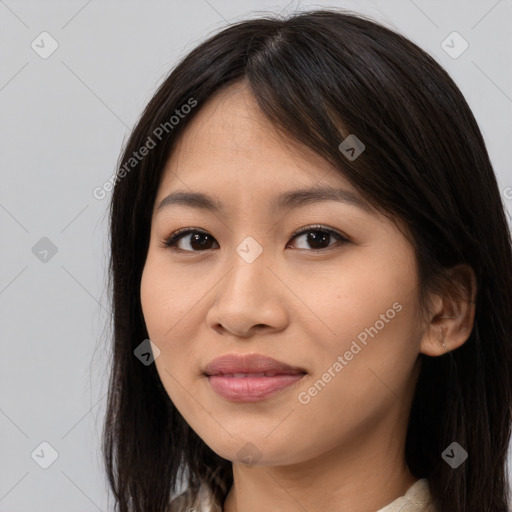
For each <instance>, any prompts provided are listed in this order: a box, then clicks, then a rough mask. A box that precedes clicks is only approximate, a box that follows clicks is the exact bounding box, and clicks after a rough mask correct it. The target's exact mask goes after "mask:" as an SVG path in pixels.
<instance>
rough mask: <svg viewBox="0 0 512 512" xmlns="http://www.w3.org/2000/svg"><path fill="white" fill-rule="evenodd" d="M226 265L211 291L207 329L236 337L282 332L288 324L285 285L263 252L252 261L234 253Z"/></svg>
mask: <svg viewBox="0 0 512 512" xmlns="http://www.w3.org/2000/svg"><path fill="white" fill-rule="evenodd" d="M230 263H231V266H230V268H229V269H228V270H227V272H226V273H225V274H224V277H223V278H221V280H220V282H219V283H218V285H217V286H216V287H215V288H214V292H213V293H214V301H213V304H212V306H211V308H210V309H209V311H208V314H207V319H206V320H207V324H208V326H209V327H211V328H212V329H214V330H215V331H217V332H218V333H219V334H223V335H227V334H229V335H233V336H237V337H240V338H250V337H251V336H253V335H254V334H258V335H261V334H262V332H263V331H269V332H276V331H280V330H282V329H284V328H285V327H286V325H287V322H288V314H287V311H286V303H287V301H286V297H285V293H286V286H284V284H283V283H282V281H281V280H280V279H279V278H278V277H277V276H276V270H275V269H272V268H271V265H269V263H270V262H269V261H268V258H266V257H265V256H264V252H263V253H262V254H260V256H258V257H257V258H256V259H255V260H254V261H252V262H248V261H246V260H245V259H244V258H242V257H241V256H240V255H239V254H237V253H235V255H234V257H233V258H232V259H231V260H230Z"/></svg>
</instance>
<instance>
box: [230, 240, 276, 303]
mask: <svg viewBox="0 0 512 512" xmlns="http://www.w3.org/2000/svg"><path fill="white" fill-rule="evenodd" d="M232 256H233V257H232V258H231V262H232V265H233V266H232V268H231V271H230V273H229V274H230V275H228V276H227V278H228V280H229V286H230V288H232V289H233V291H234V292H235V293H236V294H237V296H238V295H239V294H240V293H242V295H244V293H245V294H250V293H252V294H255V293H258V292H259V291H260V290H259V289H260V286H259V284H261V283H263V282H264V281H265V279H267V278H268V276H266V274H270V272H269V271H268V269H267V268H266V265H267V264H268V258H267V257H266V256H267V254H266V253H265V252H264V250H263V245H262V244H260V243H259V242H258V241H257V240H256V239H255V238H254V237H252V236H246V237H245V238H244V239H243V240H242V241H241V242H240V243H239V244H238V245H237V246H236V247H235V252H234V254H233V255H232ZM244 287H246V288H247V289H244ZM241 298H242V297H240V296H238V297H237V300H241Z"/></svg>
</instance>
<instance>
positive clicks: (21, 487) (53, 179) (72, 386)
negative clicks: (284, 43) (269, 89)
mask: <svg viewBox="0 0 512 512" xmlns="http://www.w3.org/2000/svg"><path fill="white" fill-rule="evenodd" d="M320 6H339V7H346V8H351V9H354V10H356V11H360V12H364V13H367V14H370V15H371V16H372V17H374V18H375V19H376V20H377V21H380V22H382V23H384V24H386V25H388V26H390V27H393V28H396V29H397V30H399V31H400V32H402V33H403V34H404V35H406V36H408V37H409V38H410V39H412V40H413V41H414V42H416V43H417V44H418V45H419V46H420V47H422V48H423V49H425V50H426V51H427V52H429V53H430V54H431V55H433V56H434V58H436V60H437V61H438V62H439V63H440V64H441V65H442V66H443V67H444V68H445V69H446V70H447V71H448V72H449V73H450V75H451V76H452V77H453V78H454V79H455V81H456V83H457V84H458V85H459V87H460V89H461V90H462V92H463V93H464V95H465V97H466V99H467V100H468V102H469V104H470V106H471V107H472V109H473V112H474V114H475V117H476V119H477V121H478V122H479V125H480V127H481V129H482V131H483V134H484V137H485V140H486V143H487V146H488V150H489V152H490V156H491V159H492V162H493V164H494V167H495V170H496V173H497V175H498V179H499V181H500V187H501V190H502V192H503V198H504V203H505V205H506V208H507V209H508V211H511V210H512V171H511V169H510V157H509V148H510V135H511V124H512V122H511V119H512V115H511V114H512V66H511V61H512V58H511V57H512V44H511V39H512V37H511V30H510V22H511V19H512V1H511V0H501V1H495V0H482V1H476V0H473V1H467V0H465V1H462V0H461V1H444V0H438V1H426V0H414V1H413V0H394V1H389V0H388V1H384V0H381V1H373V2H372V1H365V2H362V1H352V2H350V1H339V2H333V3H329V4H328V3H322V2H320V3H315V4H313V3H309V2H291V3H290V2H275V1H274V2H270V1H260V2H256V1H249V0H244V1H234V0H232V1H229V0H210V1H206V0H190V1H188V2H170V1H167V2H164V1H162V0H159V1H157V0H154V1H145V2H142V1H137V2H134V1H122V2H121V1H103V2H102V1H100V0H90V1H86V0H81V1H66V2H64V1H59V2H56V1H53V2H42V1H21V0H20V1H14V0H5V1H1V0H0V42H1V44H0V55H1V61H2V65H1V67H0V109H1V115H0V132H1V136H0V154H1V173H2V175H1V182H2V187H1V189H0V229H1V243H2V259H1V264H0V310H1V316H0V332H1V354H2V357H1V358H0V457H1V461H0V511H41V512H44V511H50V510H51V511H53V512H55V511H67V512H73V511H96V510H103V511H106V510H109V509H110V510H111V509H112V502H111V501H110V502H109V501H108V492H107V486H106V481H105V477H104V474H103V468H102V465H101V459H100V444H99V443H100V432H101V426H102V418H103V415H104V411H105V402H106V400H105V393H106V384H107V378H106V376H107V372H108V367H109V359H108V335H109V332H108V329H107V327H106V326H107V324H108V322H109V301H108V297H107V294H106V268H107V261H108V245H107V240H108V239H107V235H108V230H107V228H108V223H107V220H108V216H107V207H108V201H109V199H110V194H107V197H106V198H105V199H103V200H97V199H95V198H94V197H93V194H92V191H93V189H94V188H95V187H97V186H101V185H102V184H103V183H104V182H105V181H106V180H107V179H108V178H109V177H110V176H111V175H112V173H113V172H114V170H115V166H116V162H117V158H118V156H119V152H120V148H121V146H122V144H123V142H124V141H125V140H126V138H127V136H128V134H129V132H130V129H131V128H132V127H133V125H134V123H135V122H136V120H137V118H138V116H139V114H140V113H141V111H142V109H143V107H144V105H145V104H146V102H147V101H148V100H149V99H150V98H151V96H152V94H153V92H154V91H155V90H156V87H157V85H159V84H160V83H161V81H162V80H163V79H164V77H165V75H166V74H167V73H168V71H169V69H170V68H171V67H172V66H173V65H174V64H175V62H176V60H177V59H178V58H179V57H180V56H182V55H184V54H185V53H187V52H188V51H189V50H191V49H192V48H193V47H194V46H195V45H196V44H198V43H199V42H200V41H202V40H203V39H205V38H206V37H207V36H208V35H210V34H212V33H213V32H216V31H217V30H219V29H220V28H221V27H223V26H224V25H226V23H228V22H231V21H237V20H241V19H244V18H247V17H250V16H251V14H255V11H266V10H268V11H282V12H284V13H286V12H291V11H293V10H296V9H310V8H312V7H320ZM44 31H46V32H48V33H49V34H50V35H51V37H52V38H53V39H54V40H55V41H57V43H58V48H57V50H56V51H55V52H54V53H53V54H51V55H50V56H49V57H47V58H45V59H44V58H42V57H41V56H40V53H37V52H36V51H35V50H34V49H33V48H32V47H31V44H32V42H33V41H34V45H39V48H38V51H39V52H42V51H43V50H44V51H48V50H49V49H51V40H50V39H49V38H48V36H40V34H41V33H42V32H44ZM453 31H457V32H458V33H459V34H461V36H462V37H463V38H464V39H465V40H466V41H467V42H468V44H469V47H468V49H467V50H466V51H465V52H464V53H462V54H461V55H460V56H459V57H458V58H452V57H451V56H450V55H448V53H446V51H445V49H443V47H442V46H441V45H442V42H443V41H444V40H445V39H446V38H447V36H448V35H449V34H451V33H452V32H453ZM41 39H43V42H41ZM450 41H451V39H448V43H445V44H450V45H451V46H453V47H454V48H453V49H452V50H450V51H452V52H453V51H457V50H459V49H460V48H461V46H460V45H461V42H460V41H454V43H451V42H450ZM43 47H44V48H43ZM446 143H447V144H449V143H450V141H449V140H448V141H446ZM507 159H508V161H507ZM41 239H43V240H41ZM55 250H56V251H57V252H56V253H55V254H54V252H55ZM45 251H47V252H45ZM42 442H47V443H49V444H50V445H51V447H53V449H54V450H55V451H56V452H57V453H58V457H57V458H56V460H55V461H54V462H53V464H51V465H50V466H49V467H48V468H47V469H43V468H42V467H40V465H41V464H43V465H44V464H45V463H46V464H49V463H50V462H52V459H51V456H52V449H51V448H50V447H48V446H46V445H43V446H41V443H42ZM469 457H471V454H469Z"/></svg>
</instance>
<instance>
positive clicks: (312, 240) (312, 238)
mask: <svg viewBox="0 0 512 512" xmlns="http://www.w3.org/2000/svg"><path fill="white" fill-rule="evenodd" d="M318 233H320V235H319V236H318V235H317V234H318ZM329 236H330V235H329V233H327V232H325V231H320V230H316V231H310V232H309V234H308V244H310V245H311V246H312V247H315V244H318V243H320V245H322V243H323V242H325V241H326V239H327V238H328V237H329Z"/></svg>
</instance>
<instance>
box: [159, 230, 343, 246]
mask: <svg viewBox="0 0 512 512" xmlns="http://www.w3.org/2000/svg"><path fill="white" fill-rule="evenodd" d="M312 231H320V232H323V233H328V234H330V235H332V236H333V237H334V238H335V239H337V241H338V242H341V243H345V242H350V240H349V239H348V238H347V237H345V236H344V235H342V234H341V233H340V232H339V231H336V230H334V229H331V228H328V227H327V226H322V225H313V226H308V227H307V228H304V229H300V230H298V231H295V232H294V233H292V235H291V239H290V240H293V239H294V238H296V237H298V236H299V235H303V234H304V233H310V232H312ZM195 233H200V234H203V235H209V233H208V232H206V231H203V230H201V229H192V228H181V229H178V230H176V231H175V232H174V233H172V234H171V235H170V236H169V237H167V238H165V239H164V240H163V241H162V243H161V245H160V247H162V248H168V249H172V250H174V251H176V252H181V253H186V252H189V253H193V252H196V253H199V252H206V251H208V250H210V249H205V250H203V251H200V250H199V251H193V250H185V249H178V248H176V244H177V243H178V242H179V240H181V238H183V237H185V235H189V234H195ZM212 238H213V237H212ZM213 240H215V238H213ZM215 242H217V241H216V240H215ZM217 243H218V242H217ZM335 245H339V244H332V245H329V246H328V247H324V248H322V249H311V250H309V251H308V252H324V251H328V250H330V249H331V248H332V247H333V246H335ZM299 250H307V249H299Z"/></svg>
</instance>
